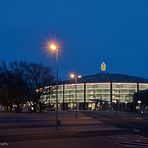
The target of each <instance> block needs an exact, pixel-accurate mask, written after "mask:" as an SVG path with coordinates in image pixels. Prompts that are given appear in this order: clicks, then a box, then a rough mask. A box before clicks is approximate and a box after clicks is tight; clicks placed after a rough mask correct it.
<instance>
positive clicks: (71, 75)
mask: <svg viewBox="0 0 148 148" xmlns="http://www.w3.org/2000/svg"><path fill="white" fill-rule="evenodd" d="M70 77H71V78H72V79H74V80H75V99H76V112H75V115H76V117H77V116H78V98H77V82H78V79H80V78H81V77H82V76H81V75H76V74H74V73H71V74H70Z"/></svg>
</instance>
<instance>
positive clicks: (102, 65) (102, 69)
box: [101, 62, 106, 72]
mask: <svg viewBox="0 0 148 148" xmlns="http://www.w3.org/2000/svg"><path fill="white" fill-rule="evenodd" d="M101 71H103V72H105V71H106V64H105V62H103V63H102V64H101Z"/></svg>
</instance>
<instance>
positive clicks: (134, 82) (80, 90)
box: [41, 73, 148, 110]
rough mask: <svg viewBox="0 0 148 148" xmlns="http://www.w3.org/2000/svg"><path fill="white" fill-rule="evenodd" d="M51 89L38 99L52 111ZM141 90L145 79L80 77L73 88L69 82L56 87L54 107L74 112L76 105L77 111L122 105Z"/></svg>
mask: <svg viewBox="0 0 148 148" xmlns="http://www.w3.org/2000/svg"><path fill="white" fill-rule="evenodd" d="M53 87H54V86H49V87H46V89H44V92H43V94H42V96H41V98H42V99H44V100H45V98H46V100H47V101H46V103H48V104H50V105H51V106H53V107H55V105H56V94H55V93H56V90H55V89H50V90H49V89H47V88H53ZM54 88H55V87H54ZM145 89H148V79H144V78H140V77H135V76H128V75H124V74H110V73H99V74H95V75H89V76H84V77H82V78H80V79H78V82H77V84H75V82H74V80H73V79H71V80H66V81H63V82H61V83H60V84H59V86H58V106H59V108H65V109H68V108H69V109H74V108H76V104H77V103H78V108H79V109H91V110H93V109H97V108H102V107H104V108H105V107H107V106H111V105H113V104H116V103H117V102H118V103H124V104H125V105H126V104H127V103H131V102H132V101H133V94H134V93H136V92H139V91H141V90H145ZM76 96H77V99H76Z"/></svg>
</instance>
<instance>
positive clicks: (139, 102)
mask: <svg viewBox="0 0 148 148" xmlns="http://www.w3.org/2000/svg"><path fill="white" fill-rule="evenodd" d="M138 104H139V113H140V108H141V106H140V104H141V101H140V100H139V101H138Z"/></svg>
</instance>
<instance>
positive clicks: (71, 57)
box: [0, 0, 148, 78]
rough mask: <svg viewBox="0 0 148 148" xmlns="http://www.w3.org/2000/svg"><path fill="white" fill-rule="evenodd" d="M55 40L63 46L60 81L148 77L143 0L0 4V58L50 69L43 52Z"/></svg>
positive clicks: (147, 12) (147, 5) (51, 61)
mask: <svg viewBox="0 0 148 148" xmlns="http://www.w3.org/2000/svg"><path fill="white" fill-rule="evenodd" d="M52 36H53V37H54V36H56V37H57V38H59V39H60V40H61V41H62V42H63V49H62V52H61V54H60V65H59V66H60V67H59V76H60V78H67V77H68V73H69V72H70V71H75V72H77V73H79V74H82V75H88V74H94V73H97V72H100V64H101V62H102V61H105V62H106V63H107V71H108V72H110V73H124V74H129V75H137V76H142V77H145V78H148V64H147V63H148V1H147V0H1V1H0V60H6V61H11V60H14V59H16V60H26V61H31V62H38V63H40V62H41V63H43V64H46V65H49V66H50V67H52V68H53V70H55V57H54V56H53V55H52V56H51V55H49V54H47V53H46V52H45V49H44V48H43V46H44V44H45V42H46V40H47V39H49V38H51V37H52Z"/></svg>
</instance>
